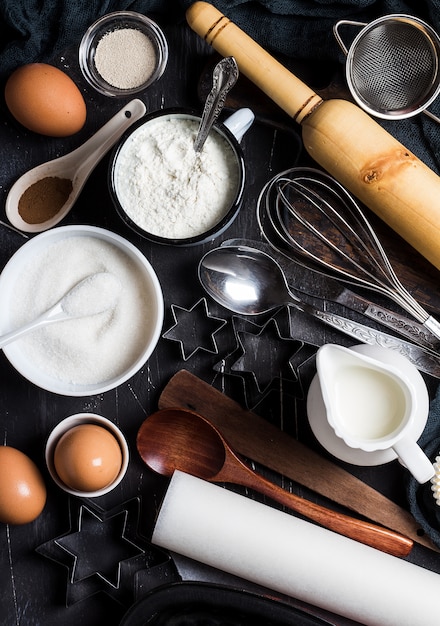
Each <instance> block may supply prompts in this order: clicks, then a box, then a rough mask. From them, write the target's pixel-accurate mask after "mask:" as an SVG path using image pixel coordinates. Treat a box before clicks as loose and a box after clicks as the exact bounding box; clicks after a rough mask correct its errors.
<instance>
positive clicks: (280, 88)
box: [186, 2, 440, 269]
mask: <svg viewBox="0 0 440 626" xmlns="http://www.w3.org/2000/svg"><path fill="white" fill-rule="evenodd" d="M186 17H187V21H188V24H189V25H190V27H191V28H192V29H193V30H194V31H195V32H196V33H198V34H199V35H200V36H201V37H203V38H204V39H205V40H206V41H207V43H208V44H210V45H212V46H213V48H215V49H216V50H217V52H219V53H220V54H221V55H223V56H233V57H235V59H236V61H237V63H238V66H239V69H240V71H241V72H242V73H243V74H244V75H245V76H247V77H248V78H249V79H250V80H251V81H252V82H254V83H255V84H256V85H257V86H258V87H259V88H260V89H261V90H262V91H263V92H264V93H266V94H267V95H268V96H269V97H270V98H271V99H272V100H273V101H274V102H275V103H276V104H278V105H279V106H280V107H281V108H282V109H283V110H284V111H285V112H286V113H287V114H288V115H290V117H291V118H292V119H293V120H295V121H296V122H298V123H299V124H301V127H302V138H303V142H304V147H305V149H306V150H307V152H308V153H309V154H310V156H311V157H312V158H313V159H314V160H315V161H316V162H317V163H318V164H319V165H321V166H322V167H323V168H324V169H325V170H327V172H328V173H329V174H331V175H332V176H334V178H336V179H337V180H338V181H339V182H340V183H341V184H342V185H344V186H345V187H346V188H347V189H349V190H350V191H351V192H352V193H353V194H354V195H355V196H356V197H357V198H359V199H360V200H361V201H362V202H363V203H364V204H365V205H366V206H367V207H368V208H370V209H371V210H372V211H373V212H374V213H376V214H377V215H378V216H379V217H380V218H381V219H383V220H384V222H386V223H387V224H388V225H389V226H390V227H391V228H392V229H393V230H394V231H396V232H397V233H398V234H399V235H400V236H401V237H403V238H404V239H405V240H406V241H407V242H408V243H409V244H410V245H412V246H413V247H414V248H415V249H416V250H418V251H419V252H420V254H422V255H423V256H424V257H425V258H426V259H428V261H430V262H431V263H432V264H433V265H434V266H435V267H436V268H437V269H440V178H439V177H438V176H437V174H435V173H434V172H433V171H432V170H431V169H430V168H429V167H427V166H426V165H425V164H424V163H422V161H421V160H419V159H418V158H417V157H416V156H415V155H414V154H412V153H411V152H410V151H409V150H408V149H407V148H405V146H403V145H402V144H401V143H399V142H398V141H397V140H396V139H395V138H394V137H392V136H391V135H390V134H389V133H388V132H387V131H386V130H384V129H383V128H382V127H381V126H380V125H379V124H378V123H377V122H375V121H374V120H373V119H372V118H370V117H369V116H368V115H367V114H366V113H365V112H364V111H362V110H361V109H360V108H359V107H358V106H356V105H355V104H352V103H351V102H347V101H345V100H322V99H321V98H320V96H318V94H316V93H315V92H314V91H313V90H312V89H310V88H309V87H308V86H307V85H305V84H304V83H303V82H302V81H300V80H299V79H298V78H297V77H296V76H295V75H294V74H292V73H291V72H290V71H289V70H287V69H286V68H285V67H284V66H283V65H282V64H281V63H279V62H278V61H277V60H275V59H274V58H273V57H272V56H271V55H270V54H269V53H268V52H266V51H265V50H264V49H263V48H262V47H261V46H259V45H258V44H257V43H256V42H255V41H254V40H253V39H252V38H251V37H249V36H248V35H247V34H246V33H244V32H243V31H242V30H241V29H240V28H239V27H238V26H236V25H235V24H234V23H233V22H231V21H230V20H229V19H228V18H227V17H226V16H225V15H223V14H222V13H220V11H218V10H217V9H216V8H215V7H214V6H212V5H211V4H208V3H206V2H195V3H194V4H193V5H191V6H190V7H189V9H188V10H187V13H186Z"/></svg>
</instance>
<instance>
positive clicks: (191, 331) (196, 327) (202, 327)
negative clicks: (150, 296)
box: [162, 298, 226, 361]
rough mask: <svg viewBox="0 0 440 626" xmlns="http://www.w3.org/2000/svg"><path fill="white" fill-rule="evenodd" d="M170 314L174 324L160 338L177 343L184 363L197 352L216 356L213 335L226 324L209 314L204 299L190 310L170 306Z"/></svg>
mask: <svg viewBox="0 0 440 626" xmlns="http://www.w3.org/2000/svg"><path fill="white" fill-rule="evenodd" d="M171 312H172V314H173V318H174V324H173V326H171V327H170V328H169V329H168V330H167V331H166V332H164V333H163V335H162V337H163V338H164V339H170V340H171V341H177V342H179V344H180V349H181V352H182V358H183V360H184V361H187V360H188V359H189V358H191V357H192V356H193V355H194V354H195V353H196V352H197V351H198V350H204V351H205V352H210V353H211V354H218V348H217V343H216V340H215V335H216V334H217V333H218V331H219V330H220V329H221V328H223V326H224V325H225V324H226V320H224V319H221V318H219V317H214V316H213V315H211V314H210V313H209V311H208V305H207V302H206V298H201V299H200V300H199V301H198V302H196V303H195V304H194V305H193V306H192V307H191V308H190V309H185V308H183V307H181V306H178V305H176V304H172V305H171Z"/></svg>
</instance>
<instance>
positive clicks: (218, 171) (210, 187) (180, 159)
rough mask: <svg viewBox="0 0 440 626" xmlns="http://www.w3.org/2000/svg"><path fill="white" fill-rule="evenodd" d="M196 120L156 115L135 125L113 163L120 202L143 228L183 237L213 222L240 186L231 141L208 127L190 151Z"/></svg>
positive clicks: (199, 232)
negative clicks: (198, 149)
mask: <svg viewBox="0 0 440 626" xmlns="http://www.w3.org/2000/svg"><path fill="white" fill-rule="evenodd" d="M198 127H199V123H198V121H197V120H193V119H187V118H176V117H164V118H158V119H155V120H153V121H151V122H148V123H146V124H145V125H143V126H141V127H139V128H138V129H137V130H136V131H135V132H134V133H133V134H132V136H131V137H130V139H128V141H127V143H126V144H125V145H124V146H123V148H122V149H121V151H120V153H119V155H118V159H117V162H116V167H115V184H116V191H117V195H118V198H119V201H120V203H121V205H122V207H123V209H124V211H125V212H126V213H127V215H128V216H129V217H130V218H131V219H132V220H133V222H135V224H137V225H138V226H139V227H140V228H143V229H144V230H145V231H147V232H149V233H151V234H154V235H157V236H159V237H165V238H170V239H184V238H188V237H194V236H197V235H199V234H202V233H204V232H205V231H207V230H209V229H210V228H212V227H214V226H215V225H216V224H217V223H218V222H219V221H220V220H221V219H222V218H223V217H224V216H225V214H226V213H227V212H228V210H229V209H230V207H231V205H232V203H233V202H234V199H235V196H236V194H237V190H238V184H239V165H238V161H237V157H236V155H235V154H234V152H233V150H232V148H231V146H230V145H229V143H228V142H227V141H226V140H225V139H224V138H223V137H222V136H221V135H220V134H219V133H218V132H215V131H214V132H211V133H210V134H209V136H208V139H207V141H206V143H205V145H204V147H203V150H202V151H201V152H197V153H196V152H195V151H194V140H195V137H196V135H197V130H198Z"/></svg>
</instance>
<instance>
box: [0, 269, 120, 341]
mask: <svg viewBox="0 0 440 626" xmlns="http://www.w3.org/2000/svg"><path fill="white" fill-rule="evenodd" d="M120 290H121V283H120V282H119V279H118V278H117V277H116V276H114V275H113V274H110V273H109V272H97V273H96V274H90V276H87V277H86V278H84V279H83V280H81V281H80V282H79V283H77V284H76V285H74V287H72V289H70V290H69V291H68V292H67V293H66V294H65V295H64V296H63V297H62V298H61V299H60V300H58V302H56V303H55V304H54V305H53V306H52V307H50V309H48V310H47V311H45V312H44V313H42V314H41V315H39V316H38V317H37V318H35V319H34V320H32V321H31V322H29V323H28V324H25V325H24V326H21V327H20V328H17V329H16V330H12V331H11V332H9V333H6V334H5V335H2V336H0V348H3V347H4V346H6V345H7V344H9V343H11V342H12V341H15V340H16V339H19V338H20V337H22V336H23V335H25V334H27V333H29V332H31V331H33V330H35V329H37V328H40V327H41V326H46V325H47V324H52V323H53V322H61V321H63V320H67V319H75V318H79V317H87V316H89V315H97V314H98V313H102V312H104V311H107V310H108V309H110V308H112V307H113V306H114V305H115V303H116V300H117V298H118V296H119V292H120Z"/></svg>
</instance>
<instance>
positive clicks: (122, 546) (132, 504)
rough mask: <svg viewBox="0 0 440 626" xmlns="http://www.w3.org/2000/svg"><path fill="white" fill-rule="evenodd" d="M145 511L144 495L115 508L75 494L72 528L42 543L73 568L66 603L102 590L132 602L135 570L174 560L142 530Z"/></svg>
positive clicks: (56, 559)
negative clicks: (143, 504)
mask: <svg viewBox="0 0 440 626" xmlns="http://www.w3.org/2000/svg"><path fill="white" fill-rule="evenodd" d="M139 512H140V499H139V498H133V499H132V500H129V501H127V502H125V503H123V504H122V505H120V506H117V507H115V508H113V509H112V510H110V511H104V510H103V509H102V508H100V507H98V506H96V505H94V504H93V505H92V504H91V503H90V502H87V504H86V503H85V502H83V501H81V499H80V498H75V499H73V498H71V499H69V521H70V530H69V531H68V532H67V533H66V534H64V535H61V536H59V537H56V538H55V539H51V540H49V541H47V542H46V543H44V544H42V545H40V546H38V547H37V548H36V552H37V553H38V554H41V555H42V556H44V557H46V558H49V559H51V560H52V561H54V562H55V563H58V564H59V565H63V566H64V567H65V568H66V569H67V572H68V575H67V585H66V607H69V606H71V605H72V604H75V603H76V602H78V601H80V600H84V599H86V598H88V597H90V596H91V595H93V594H95V593H98V592H105V593H106V594H107V595H110V596H111V597H112V598H113V599H114V600H116V601H118V602H119V603H121V604H122V605H126V606H129V605H130V604H132V603H133V600H134V598H135V595H136V594H135V589H134V586H135V573H136V572H137V571H139V570H144V569H149V568H151V569H153V568H154V567H163V564H164V563H165V562H166V561H169V560H170V557H169V556H167V555H165V553H164V552H162V551H161V550H158V549H157V548H155V547H153V546H151V545H150V544H149V543H148V541H147V540H146V539H144V538H143V537H142V536H141V535H140V534H139V533H138V525H139Z"/></svg>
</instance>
